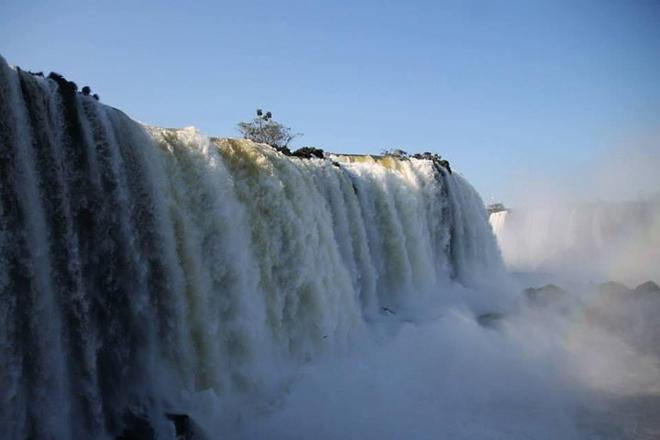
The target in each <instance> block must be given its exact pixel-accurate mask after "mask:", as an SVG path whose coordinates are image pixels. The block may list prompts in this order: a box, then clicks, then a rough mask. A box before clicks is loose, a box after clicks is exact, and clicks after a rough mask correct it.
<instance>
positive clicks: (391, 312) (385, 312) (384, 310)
mask: <svg viewBox="0 0 660 440" xmlns="http://www.w3.org/2000/svg"><path fill="white" fill-rule="evenodd" d="M380 311H381V312H382V313H383V315H392V316H394V315H396V312H395V311H394V310H392V309H390V308H389V307H381V308H380Z"/></svg>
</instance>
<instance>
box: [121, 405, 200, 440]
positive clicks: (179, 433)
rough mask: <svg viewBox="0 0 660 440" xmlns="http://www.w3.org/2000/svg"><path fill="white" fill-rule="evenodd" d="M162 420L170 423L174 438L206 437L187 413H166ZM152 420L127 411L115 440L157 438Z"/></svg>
mask: <svg viewBox="0 0 660 440" xmlns="http://www.w3.org/2000/svg"><path fill="white" fill-rule="evenodd" d="M164 419H165V420H162V422H163V423H165V424H171V425H172V426H171V427H170V431H171V432H173V433H174V434H175V435H176V437H175V438H176V440H207V439H208V437H207V436H206V435H205V434H204V433H203V432H202V430H201V429H200V428H199V427H198V426H197V424H196V423H195V422H194V421H193V419H192V418H191V417H190V416H189V415H187V414H177V413H167V414H165V415H164ZM160 437H161V436H159V435H157V429H155V428H154V424H153V421H152V420H150V419H149V417H148V416H146V415H144V414H141V413H139V414H138V413H134V412H129V413H127V414H126V416H125V417H124V429H123V430H122V432H121V434H120V435H118V436H117V437H116V438H115V440H157V439H158V438H160Z"/></svg>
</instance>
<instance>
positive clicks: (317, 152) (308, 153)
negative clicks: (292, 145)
mask: <svg viewBox="0 0 660 440" xmlns="http://www.w3.org/2000/svg"><path fill="white" fill-rule="evenodd" d="M292 156H296V157H300V158H303V159H311V158H312V157H317V158H319V159H323V158H325V154H324V152H323V150H322V149H320V148H315V147H302V148H299V149H297V150H296V151H294V152H293V154H292Z"/></svg>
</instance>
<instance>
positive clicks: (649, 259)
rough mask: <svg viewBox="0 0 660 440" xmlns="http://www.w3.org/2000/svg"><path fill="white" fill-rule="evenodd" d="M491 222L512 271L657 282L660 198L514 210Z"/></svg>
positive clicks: (495, 215) (493, 217)
mask: <svg viewBox="0 0 660 440" xmlns="http://www.w3.org/2000/svg"><path fill="white" fill-rule="evenodd" d="M490 223H491V225H492V227H493V231H494V232H495V234H496V236H497V240H498V242H499V245H500V247H501V249H502V255H503V257H504V260H505V261H506V263H507V265H508V266H509V267H510V268H511V269H513V270H522V271H542V272H557V271H561V272H564V273H568V274H571V275H576V276H579V277H580V278H586V279H593V280H612V279H613V280H617V281H620V282H629V283H631V284H639V283H641V282H644V281H648V280H649V279H651V280H660V264H658V261H660V198H657V197H656V198H655V199H649V200H640V201H629V202H597V203H590V204H586V203H585V204H579V205H563V206H547V207H543V208H536V209H512V210H511V211H508V212H506V211H504V212H496V213H493V214H491V215H490Z"/></svg>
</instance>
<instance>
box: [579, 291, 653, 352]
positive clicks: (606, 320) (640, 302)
mask: <svg viewBox="0 0 660 440" xmlns="http://www.w3.org/2000/svg"><path fill="white" fill-rule="evenodd" d="M585 316H586V318H587V319H588V321H589V322H590V324H592V325H595V326H598V327H600V328H602V329H604V330H606V331H608V332H610V333H612V334H615V335H617V336H619V337H621V338H622V339H623V340H625V341H626V342H628V343H629V344H630V345H631V346H633V347H635V348H636V349H637V350H638V351H639V352H640V353H645V354H655V355H658V356H660V320H659V319H658V316H660V287H659V286H658V285H657V284H656V283H655V282H653V281H647V282H645V283H642V284H640V285H639V286H637V287H635V288H634V289H629V288H627V287H626V286H624V285H623V284H620V283H616V282H607V283H604V284H601V285H600V286H598V289H597V294H596V296H595V298H594V300H593V301H592V302H591V303H590V304H589V305H588V306H587V309H586V314H585Z"/></svg>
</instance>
